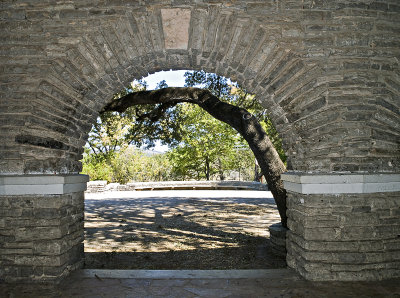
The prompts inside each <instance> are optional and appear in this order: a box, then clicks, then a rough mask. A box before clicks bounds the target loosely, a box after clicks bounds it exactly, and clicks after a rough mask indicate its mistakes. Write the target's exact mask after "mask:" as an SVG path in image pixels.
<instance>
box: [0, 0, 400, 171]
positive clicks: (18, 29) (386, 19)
mask: <svg viewBox="0 0 400 298" xmlns="http://www.w3.org/2000/svg"><path fill="white" fill-rule="evenodd" d="M174 14H175V15H176V16H178V18H179V20H177V21H176V22H171V15H174ZM399 19H400V5H399V3H398V1H395V0H386V1H372V0H361V1H356V2H354V1H353V2H349V1H347V0H343V1H312V0H295V1H234V2H232V1H206V0H204V1H172V2H171V1H161V0H160V1H152V2H150V3H149V2H148V1H105V2H104V1H95V2H93V1H86V0H84V1H68V2H65V3H63V2H57V3H50V2H40V1H30V0H25V1H11V0H6V1H2V5H1V7H0V23H1V26H2V28H4V30H2V32H1V34H0V41H1V42H0V51H1V53H2V55H1V56H0V65H1V71H0V72H1V73H2V77H1V82H2V85H1V86H2V87H1V89H0V98H1V102H0V123H1V126H2V128H4V129H2V130H0V137H1V139H2V140H3V142H2V144H1V145H0V173H3V174H17V173H26V174H37V173H78V172H79V171H80V163H79V160H80V158H81V154H82V146H83V145H84V144H85V141H86V139H87V134H88V132H89V130H90V128H91V124H92V123H93V122H94V121H95V119H96V116H97V115H98V112H99V111H100V110H101V109H102V107H104V105H105V104H106V103H108V102H109V101H110V100H111V98H112V96H113V94H114V93H116V92H118V91H120V90H121V89H122V88H123V87H124V86H126V85H127V84H128V82H129V81H131V80H132V79H135V78H136V79H138V78H141V77H142V76H145V75H147V74H148V73H153V72H156V71H159V70H169V69H204V70H206V71H209V72H216V73H218V74H220V75H224V76H227V77H230V78H231V79H233V80H238V81H239V83H240V84H241V85H242V86H244V87H246V88H247V90H248V91H250V92H253V93H255V94H256V95H257V98H258V99H259V101H260V102H261V103H262V104H263V105H264V106H265V107H266V108H267V109H268V112H269V113H270V115H271V118H272V120H273V122H274V124H275V125H276V127H277V129H278V131H279V133H280V134H281V136H282V137H283V141H284V148H285V150H286V152H287V155H288V158H289V159H288V167H289V170H299V171H325V172H332V171H352V172H354V171H356V172H357V171H367V172H399V171H400V163H399V159H400V158H399V155H398V154H397V152H398V146H397V142H396V140H397V139H398V138H399V125H398V123H400V118H399V106H398V101H397V99H398V97H399V96H400V80H399V76H398V72H399V62H398V59H397V57H398V55H399V46H400V36H399V32H400V30H399V29H400V22H399ZM174 28H179V29H181V28H187V32H181V33H180V34H179V35H177V34H175V35H174V34H173V31H174V30H173V29H174Z"/></svg>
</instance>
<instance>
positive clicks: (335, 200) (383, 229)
mask: <svg viewBox="0 0 400 298" xmlns="http://www.w3.org/2000/svg"><path fill="white" fill-rule="evenodd" d="M282 178H283V180H284V185H285V188H286V190H287V191H288V198H287V205H288V227H289V231H288V232H287V251H288V254H287V263H288V265H289V266H290V267H292V268H294V269H295V270H296V271H297V272H299V273H300V274H301V275H302V276H304V277H305V278H306V279H309V280H343V281H345V280H382V279H388V278H395V277H399V276H400V175H398V174H320V173H318V174H309V173H307V174H305V173H294V172H293V173H286V174H284V175H283V176H282Z"/></svg>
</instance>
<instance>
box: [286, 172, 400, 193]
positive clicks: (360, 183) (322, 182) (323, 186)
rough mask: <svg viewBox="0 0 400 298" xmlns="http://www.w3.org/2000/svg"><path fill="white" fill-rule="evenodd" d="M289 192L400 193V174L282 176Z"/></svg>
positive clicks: (290, 173) (300, 173)
mask: <svg viewBox="0 0 400 298" xmlns="http://www.w3.org/2000/svg"><path fill="white" fill-rule="evenodd" d="M282 180H283V181H284V186H285V189H286V190H287V191H291V192H295V193H301V194H344V193H347V194H351V193H377V192H395V191H400V174H339V173H338V174H335V173H326V174H321V173H302V172H288V173H285V174H282Z"/></svg>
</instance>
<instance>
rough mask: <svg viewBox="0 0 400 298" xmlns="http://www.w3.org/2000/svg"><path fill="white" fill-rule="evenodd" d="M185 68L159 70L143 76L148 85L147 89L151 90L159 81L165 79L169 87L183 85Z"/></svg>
mask: <svg viewBox="0 0 400 298" xmlns="http://www.w3.org/2000/svg"><path fill="white" fill-rule="evenodd" d="M186 71H187V70H170V71H160V72H156V73H154V74H151V75H149V76H147V77H145V78H143V79H144V80H145V81H146V82H147V84H148V85H149V87H148V89H149V90H153V89H154V88H155V87H156V86H157V84H158V83H159V82H161V81H162V80H165V81H166V82H167V85H168V86H169V87H183V85H184V84H185V77H184V76H183V75H184V74H185V72H186Z"/></svg>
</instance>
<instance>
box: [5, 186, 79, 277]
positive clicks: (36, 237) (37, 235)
mask: <svg viewBox="0 0 400 298" xmlns="http://www.w3.org/2000/svg"><path fill="white" fill-rule="evenodd" d="M83 197H84V194H83V192H80V193H72V194H63V195H25V196H1V197H0V214H1V218H0V240H1V241H0V280H3V281H6V282H16V281H27V280H30V281H40V282H46V281H53V282H54V281H58V280H59V279H60V278H62V277H63V276H65V275H67V274H68V273H69V272H70V271H72V270H74V269H76V268H78V267H80V266H82V265H83V237H84V235H83V210H84V205H83Z"/></svg>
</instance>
